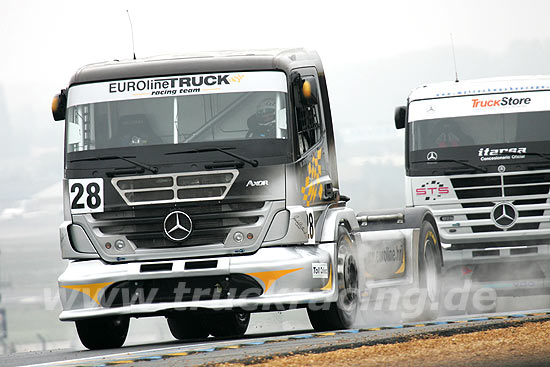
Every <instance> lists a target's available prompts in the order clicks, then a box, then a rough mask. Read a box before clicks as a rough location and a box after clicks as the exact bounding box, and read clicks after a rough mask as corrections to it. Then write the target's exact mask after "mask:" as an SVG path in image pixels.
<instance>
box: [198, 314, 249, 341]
mask: <svg viewBox="0 0 550 367" xmlns="http://www.w3.org/2000/svg"><path fill="white" fill-rule="evenodd" d="M205 323H206V327H207V329H208V331H209V332H210V334H212V335H213V336H216V337H240V336H243V335H244V333H245V332H246V329H248V324H249V323H250V313H249V312H237V311H230V312H221V311H219V312H214V313H212V314H208V316H207V317H206V318H205Z"/></svg>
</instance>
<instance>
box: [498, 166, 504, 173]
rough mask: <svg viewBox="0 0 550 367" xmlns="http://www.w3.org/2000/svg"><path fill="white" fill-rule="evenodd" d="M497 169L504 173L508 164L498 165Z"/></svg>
mask: <svg viewBox="0 0 550 367" xmlns="http://www.w3.org/2000/svg"><path fill="white" fill-rule="evenodd" d="M497 170H498V171H499V172H500V173H504V172H506V166H503V165H500V166H498V168H497Z"/></svg>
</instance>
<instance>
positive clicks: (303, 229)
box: [292, 215, 308, 237]
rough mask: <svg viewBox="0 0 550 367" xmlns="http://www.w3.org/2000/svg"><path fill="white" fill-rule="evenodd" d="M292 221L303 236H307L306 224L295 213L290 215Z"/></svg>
mask: <svg viewBox="0 0 550 367" xmlns="http://www.w3.org/2000/svg"><path fill="white" fill-rule="evenodd" d="M292 222H293V223H294V225H295V226H296V227H297V228H298V229H299V230H300V231H301V232H302V233H303V234H304V237H307V236H308V234H307V229H306V225H305V224H304V222H303V221H302V219H301V218H300V217H299V216H297V215H296V216H294V217H292Z"/></svg>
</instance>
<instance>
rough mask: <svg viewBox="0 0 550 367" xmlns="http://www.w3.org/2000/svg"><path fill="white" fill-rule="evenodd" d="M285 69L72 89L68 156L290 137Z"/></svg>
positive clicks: (85, 86) (69, 111)
mask: <svg viewBox="0 0 550 367" xmlns="http://www.w3.org/2000/svg"><path fill="white" fill-rule="evenodd" d="M286 98H287V83H286V76H285V74H284V73H282V72H274V71H272V72H242V73H227V74H204V75H192V76H174V77H163V78H147V79H134V80H123V81H114V82H101V83H93V84H86V85H78V86H74V87H71V88H70V89H69V101H68V110H67V118H66V143H67V152H68V153H71V152H77V151H85V150H96V149H107V148H123V147H130V146H149V145H158V144H185V143H190V142H193V143H197V142H211V141H227V140H244V139H286V138H287V123H286V118H287V114H286Z"/></svg>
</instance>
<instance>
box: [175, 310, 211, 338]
mask: <svg viewBox="0 0 550 367" xmlns="http://www.w3.org/2000/svg"><path fill="white" fill-rule="evenodd" d="M166 321H167V322H168V328H169V329H170V333H172V336H173V337H174V338H176V339H178V340H191V339H204V338H207V337H208V334H209V332H208V330H207V328H206V327H205V323H204V314H197V313H195V312H178V313H176V314H174V315H171V316H168V317H166Z"/></svg>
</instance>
